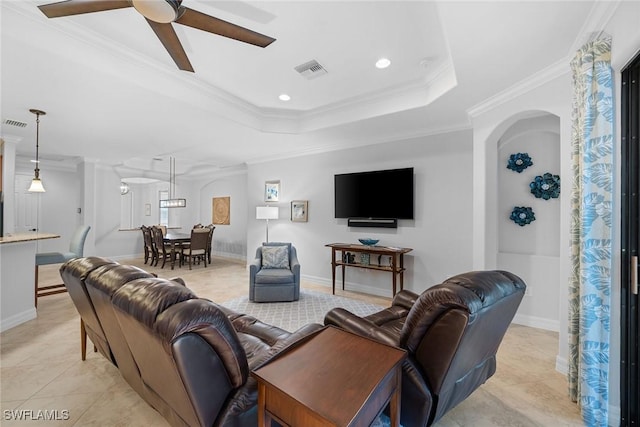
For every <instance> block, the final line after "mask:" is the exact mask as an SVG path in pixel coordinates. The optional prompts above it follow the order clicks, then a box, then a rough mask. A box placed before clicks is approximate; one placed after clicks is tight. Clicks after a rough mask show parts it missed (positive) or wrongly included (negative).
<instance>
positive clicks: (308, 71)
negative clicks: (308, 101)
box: [294, 59, 327, 80]
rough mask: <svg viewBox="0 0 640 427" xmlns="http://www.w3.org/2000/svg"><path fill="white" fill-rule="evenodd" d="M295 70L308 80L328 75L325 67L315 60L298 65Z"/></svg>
mask: <svg viewBox="0 0 640 427" xmlns="http://www.w3.org/2000/svg"><path fill="white" fill-rule="evenodd" d="M294 69H295V70H296V71H297V72H298V73H300V75H301V76H302V77H304V78H305V79H307V80H311V79H315V78H317V77H320V76H323V75H325V74H327V70H325V69H324V67H323V66H322V65H320V64H319V63H318V61H316V60H315V59H314V60H312V61H309V62H306V63H304V64H302V65H298V66H297V67H295V68H294Z"/></svg>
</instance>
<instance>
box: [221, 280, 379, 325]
mask: <svg viewBox="0 0 640 427" xmlns="http://www.w3.org/2000/svg"><path fill="white" fill-rule="evenodd" d="M222 305H224V306H225V307H229V308H230V309H232V310H235V311H237V312H238V313H245V314H250V315H251V316H253V317H255V318H257V319H260V320H261V321H263V322H265V323H268V324H270V325H274V326H278V327H280V328H282V329H284V330H286V331H289V332H293V331H295V330H297V329H298V328H300V327H302V326H304V325H306V324H308V323H320V324H322V323H323V321H324V315H325V314H326V313H327V312H328V311H329V310H331V309H332V308H335V307H342V308H344V309H346V310H349V311H350V312H352V313H353V314H356V315H358V316H367V315H369V314H372V313H375V312H376V311H380V310H382V309H383V308H384V307H381V306H379V305H375V304H370V303H366V302H362V301H358V300H354V299H351V298H345V297H341V296H336V295H330V294H325V293H322V292H316V291H312V290H303V289H301V290H300V299H299V300H298V301H293V302H268V303H267V302H259V303H256V302H250V301H249V297H248V296H246V297H240V298H236V299H232V300H230V301H227V302H223V303H222Z"/></svg>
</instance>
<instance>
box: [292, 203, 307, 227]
mask: <svg viewBox="0 0 640 427" xmlns="http://www.w3.org/2000/svg"><path fill="white" fill-rule="evenodd" d="M308 213H309V201H307V200H293V201H292V202H291V221H293V222H307V219H308Z"/></svg>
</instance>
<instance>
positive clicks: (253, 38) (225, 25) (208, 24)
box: [174, 6, 276, 47]
mask: <svg viewBox="0 0 640 427" xmlns="http://www.w3.org/2000/svg"><path fill="white" fill-rule="evenodd" d="M180 12H181V16H180V17H179V18H178V19H176V20H175V21H174V22H177V23H178V24H182V25H186V26H188V27H193V28H197V29H199V30H202V31H207V32H209V33H213V34H218V35H220V36H223V37H228V38H230V39H234V40H238V41H241V42H245V43H249V44H253V45H256V46H260V47H267V46H269V45H270V44H271V43H273V42H274V41H275V40H276V39H274V38H272V37H269V36H265V35H264V34H260V33H256V32H255V31H252V30H249V29H248V28H244V27H241V26H239V25H235V24H232V23H230V22H227V21H223V20H222V19H218V18H214V17H213V16H209V15H207V14H205V13H202V12H198V11H197V10H193V9H189V8H188V7H184V6H182V7H180Z"/></svg>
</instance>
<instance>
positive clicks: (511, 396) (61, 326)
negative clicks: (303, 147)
mask: <svg viewBox="0 0 640 427" xmlns="http://www.w3.org/2000/svg"><path fill="white" fill-rule="evenodd" d="M121 263H123V264H125V263H129V264H136V265H138V266H140V267H142V268H145V269H146V270H148V271H153V272H156V273H157V274H158V275H159V276H160V277H175V276H180V277H182V278H183V279H185V281H186V282H187V285H188V286H189V287H190V288H191V289H192V290H193V291H194V292H195V293H196V294H198V295H199V296H202V297H205V298H209V299H211V300H213V301H218V302H224V301H227V300H230V299H233V298H237V297H239V296H242V295H246V293H247V291H248V272H247V270H246V268H245V265H244V263H240V262H236V261H230V260H225V259H214V262H213V265H211V266H209V267H207V268H206V269H205V268H203V267H202V266H195V267H194V269H193V270H192V271H189V270H188V269H185V268H184V267H183V268H180V269H176V270H174V271H171V270H170V269H169V268H167V267H165V268H164V269H159V268H153V267H151V268H150V267H148V266H145V265H144V264H143V263H142V261H141V260H129V261H122V262H121ZM58 267H59V266H45V267H43V268H41V269H40V283H41V285H45V284H51V283H56V282H59V275H58ZM302 286H303V288H308V289H313V290H316V291H323V292H330V289H328V288H327V287H325V286H321V285H314V284H312V283H306V282H303V284H302ZM336 293H340V294H342V295H343V296H348V297H352V298H357V299H361V300H364V301H367V302H371V303H375V304H379V305H383V306H384V305H388V304H389V299H387V298H380V297H374V296H369V295H362V294H356V293H351V292H345V293H343V292H341V291H336ZM79 325H80V321H79V318H78V314H77V312H76V310H75V308H74V306H73V304H72V303H71V300H70V299H69V296H68V295H67V294H59V295H54V296H50V297H46V298H41V299H40V300H39V305H38V318H37V319H34V320H32V321H29V322H27V323H24V324H22V325H20V326H17V327H15V328H12V329H10V330H8V331H5V332H4V333H2V334H1V335H0V401H1V409H2V418H0V425H2V426H3V427H4V426H6V427H9V426H20V427H23V426H25V427H26V426H76V427H80V426H82V427H84V426H100V427H108V426H127V427H128V426H141V427H142V426H159V427H165V426H167V425H168V424H167V423H166V421H165V420H164V419H163V418H162V417H161V416H160V415H159V414H158V413H157V412H156V411H155V410H153V409H152V408H151V407H150V406H149V405H147V403H146V402H144V401H143V400H142V399H141V398H140V397H139V396H138V395H137V394H136V393H135V392H134V391H133V390H132V389H131V388H130V387H129V385H128V384H127V383H126V382H125V381H124V380H123V379H122V378H121V377H120V374H119V372H118V370H117V368H115V367H114V366H112V365H111V364H110V363H108V362H107V361H106V360H105V359H104V358H103V357H102V356H101V355H100V354H99V353H93V352H91V351H89V352H88V354H87V360H86V361H84V362H83V361H81V360H80V326H79ZM557 340H558V336H557V334H555V333H552V332H548V331H543V330H539V329H534V328H528V327H524V326H518V325H512V326H511V328H510V329H509V331H508V333H507V335H506V337H505V340H504V341H503V343H502V346H501V347H500V351H499V353H498V368H497V372H496V374H495V375H494V376H493V377H492V378H491V379H489V380H488V381H487V383H486V384H484V385H483V386H482V387H480V388H479V389H478V390H476V391H475V392H474V393H473V394H472V395H471V396H470V397H469V398H468V399H466V400H465V401H464V402H463V403H462V404H460V405H459V406H458V407H456V408H454V409H453V410H452V411H450V412H449V413H448V414H447V415H446V416H445V417H443V418H442V419H441V420H440V421H439V422H438V423H436V424H435V426H436V427H460V426H473V427H483V426H487V427H489V426H505V427H511V426H545V427H546V426H554V427H559V426H580V425H582V423H581V421H580V416H579V411H578V407H577V406H576V405H575V404H573V403H572V402H570V400H569V398H568V397H567V391H566V390H567V384H566V379H565V377H564V376H563V375H561V374H560V373H558V372H556V371H555V369H554V366H555V362H554V361H555V355H556V353H557V346H558V343H557ZM13 410H18V412H12V411H13ZM19 410H27V411H28V410H31V411H32V412H31V413H29V412H25V411H19ZM45 410H46V411H48V412H47V414H46V416H51V415H53V417H54V418H57V419H58V420H53V421H43V420H42V418H43V417H44V416H45V414H44V413H43V412H38V411H45ZM13 414H16V415H17V414H22V415H27V416H29V415H30V416H31V417H32V418H36V419H35V420H22V421H17V420H12V419H10V418H11V417H12V415H13ZM37 418H40V419H37ZM65 418H66V419H65ZM405 427H411V426H405Z"/></svg>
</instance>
